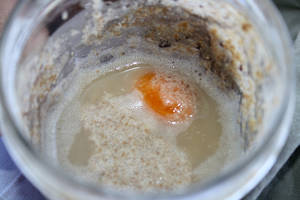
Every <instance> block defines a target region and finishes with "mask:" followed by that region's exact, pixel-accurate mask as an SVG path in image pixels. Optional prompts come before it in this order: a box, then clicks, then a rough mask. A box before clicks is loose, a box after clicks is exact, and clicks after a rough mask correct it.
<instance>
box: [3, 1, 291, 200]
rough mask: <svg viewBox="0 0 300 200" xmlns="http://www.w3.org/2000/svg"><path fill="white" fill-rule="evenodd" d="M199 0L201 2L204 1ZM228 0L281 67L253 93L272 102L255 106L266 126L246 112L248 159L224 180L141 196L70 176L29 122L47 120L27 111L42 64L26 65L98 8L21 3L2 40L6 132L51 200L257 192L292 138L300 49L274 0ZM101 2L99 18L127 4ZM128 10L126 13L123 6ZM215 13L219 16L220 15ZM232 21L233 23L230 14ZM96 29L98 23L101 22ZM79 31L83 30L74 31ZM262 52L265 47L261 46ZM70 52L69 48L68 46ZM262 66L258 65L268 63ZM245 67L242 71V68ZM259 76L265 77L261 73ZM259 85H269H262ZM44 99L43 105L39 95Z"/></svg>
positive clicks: (15, 157)
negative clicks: (45, 151)
mask: <svg viewBox="0 0 300 200" xmlns="http://www.w3.org/2000/svg"><path fill="white" fill-rule="evenodd" d="M82 2H86V1H82ZM124 2H125V1H124ZM129 2H130V1H129ZM139 2H141V1H132V2H131V3H129V4H128V5H125V7H127V8H130V6H131V5H130V4H138V3H139ZM153 2H156V1H153ZM164 2H168V1H157V2H156V3H164ZM170 2H171V1H170ZM172 2H175V4H176V6H178V7H180V6H183V7H184V6H185V9H191V12H195V13H197V9H200V8H203V6H204V7H205V6H207V5H210V6H216V9H217V10H218V11H220V13H222V11H223V10H222V9H225V8H224V5H223V4H222V3H221V2H220V1H211V3H208V4H205V3H204V4H203V5H199V8H198V7H193V6H191V5H192V4H189V3H188V2H190V1H185V2H184V3H185V4H180V3H181V2H183V1H180V0H178V1H172ZM199 2H200V4H201V1H199ZM203 2H205V1H203ZM224 2H225V3H229V4H230V5H231V6H233V7H234V8H235V9H237V10H239V11H240V12H241V13H243V14H244V15H245V16H246V18H248V19H249V20H250V21H251V23H252V24H253V26H255V29H256V31H257V33H258V34H259V35H260V38H261V40H260V42H261V45H262V46H263V47H264V48H265V49H266V51H267V54H269V56H270V58H271V59H270V60H272V61H273V64H272V67H273V68H274V70H273V71H272V70H271V71H272V73H269V74H268V75H266V76H264V75H263V76H262V77H263V78H262V79H268V80H264V81H263V82H262V83H261V85H260V86H259V84H258V85H257V86H256V87H257V90H256V91H260V92H261V93H262V94H261V93H260V94H257V93H255V92H254V93H253V95H255V94H257V95H258V96H259V95H262V96H264V97H262V99H263V100H264V103H262V104H261V105H256V104H255V105H256V106H257V107H255V106H254V108H253V110H256V111H257V110H258V111H257V112H255V113H256V114H254V117H257V116H256V115H257V113H260V112H259V111H261V110H263V111H264V115H263V117H262V119H261V120H260V121H262V126H261V127H260V129H259V130H255V131H253V130H252V131H251V130H250V129H251V128H249V126H250V125H251V122H252V121H251V119H250V118H251V117H253V116H250V115H252V114H251V112H249V113H250V114H249V115H248V114H245V115H243V117H244V119H241V124H242V123H244V128H243V126H241V127H242V128H241V129H244V130H243V131H244V132H245V136H244V137H245V138H244V140H245V156H244V157H243V158H240V159H239V160H238V161H237V162H236V163H234V165H232V166H231V167H229V168H228V169H226V170H224V171H223V172H222V173H220V174H219V175H217V176H216V177H213V178H212V179H210V180H208V181H205V182H203V183H199V184H196V183H195V184H192V185H191V186H190V187H189V188H187V190H185V191H184V192H182V193H180V194H175V193H163V194H160V193H159V194H140V193H126V192H123V193H121V192H118V191H114V190H112V189H111V188H106V187H100V186H96V185H92V184H90V183H85V182H80V181H79V180H78V179H76V178H74V177H72V176H70V175H68V174H66V173H65V172H64V171H63V170H61V169H60V168H59V167H58V166H57V165H55V164H53V161H52V160H51V159H50V158H49V157H47V156H45V155H44V154H43V153H41V150H40V148H41V147H40V146H39V145H40V144H39V139H38V138H37V137H39V136H38V134H39V131H37V132H35V133H33V132H34V131H32V130H31V129H30V128H29V125H28V124H31V125H32V126H34V124H35V123H36V121H38V120H40V119H38V118H35V117H34V116H33V117H29V118H26V117H24V113H23V108H24V106H25V104H26V102H27V103H28V102H30V101H32V99H30V97H28V96H26V93H27V89H26V87H27V84H28V85H30V83H31V84H32V85H34V84H35V83H34V81H35V79H36V77H37V76H38V74H39V70H40V69H38V68H36V67H34V66H33V67H31V68H26V67H23V66H25V65H26V63H28V62H29V63H30V62H31V61H33V60H34V59H36V58H35V57H36V55H39V53H40V52H41V51H43V47H44V45H45V44H46V43H47V42H49V39H50V36H51V37H54V36H55V34H57V32H60V33H61V34H62V33H63V32H66V31H68V30H70V29H71V28H72V27H71V26H69V27H68V26H66V27H64V28H63V31H62V30H60V28H61V27H63V25H64V24H66V23H67V22H68V21H69V20H71V19H72V18H74V17H75V16H77V15H80V13H82V12H84V10H85V9H88V7H89V6H90V5H89V4H87V7H85V6H82V4H80V1H78V0H74V1H67V0H54V1H50V0H49V1H39V0H30V1H19V3H18V4H17V6H16V8H15V10H14V12H13V14H12V16H11V17H10V20H9V22H8V24H7V26H6V28H5V32H4V35H3V38H2V41H1V49H0V61H1V74H0V75H1V76H0V82H1V88H0V90H1V92H0V95H1V129H2V133H3V135H4V141H5V144H6V146H7V149H8V151H9V153H10V155H11V156H12V158H13V160H14V161H15V162H16V163H17V165H18V167H19V168H20V169H21V171H22V172H23V173H24V174H25V175H26V177H27V178H28V179H29V180H30V181H31V182H32V183H33V184H34V185H35V186H36V187H37V188H39V189H40V190H41V192H42V193H43V194H45V195H46V196H47V197H48V198H49V199H65V200H67V199H240V198H241V197H243V196H244V195H245V194H247V193H248V192H249V191H250V190H251V189H253V188H254V187H255V186H256V185H257V184H258V183H259V181H260V180H261V179H262V178H263V177H264V176H265V175H266V174H267V173H268V171H269V170H270V169H271V167H272V166H273V165H274V163H275V161H276V159H277V157H278V154H279V153H280V151H281V149H282V147H283V145H284V143H285V141H286V138H287V136H288V132H289V126H290V123H291V119H292V114H293V109H294V101H295V92H294V89H295V73H294V67H293V63H292V57H293V52H292V46H291V41H290V38H289V35H288V32H287V29H286V27H285V25H284V23H283V21H282V18H281V17H280V15H279V13H278V11H277V10H276V8H275V7H274V5H273V4H272V3H271V2H270V1H259V0H252V1H242V0H227V1H224ZM94 3H95V4H93V5H92V7H93V9H98V10H99V11H100V10H101V12H99V16H94V17H96V18H97V19H98V20H99V19H100V18H101V15H102V14H104V13H106V11H105V8H106V7H105V6H107V7H109V6H114V7H115V8H114V9H118V6H117V4H118V3H119V1H112V0H111V1H104V0H103V1H94ZM142 3H145V4H147V3H148V2H147V1H144V2H143V1H142ZM120 4H121V3H120ZM225 7H226V6H225ZM120 13H122V12H121V9H120ZM198 14H199V13H198ZM211 14H212V15H213V13H211ZM99 17H100V18H99ZM229 18H230V16H229ZM224 20H225V21H226V20H227V19H226V17H225V18H224ZM244 25H245V26H243V27H242V29H244V31H246V32H247V30H248V28H249V25H247V24H244ZM91 26H95V24H92V25H91ZM73 28H74V27H73ZM90 28H91V27H90ZM93 31H96V32H97V30H94V29H93V30H92V28H91V29H90V32H93ZM118 34H119V33H118ZM121 34H122V33H121ZM74 35H76V34H75V33H74ZM97 36H98V35H97V33H95V34H93V33H91V35H90V37H91V39H97ZM258 45H259V44H258ZM71 46H72V45H71ZM108 47H113V44H109V45H108ZM249 48H250V47H249ZM84 49H85V47H83V46H80V49H79V51H78V52H75V54H76V55H78V56H79V57H80V56H84V54H85V50H84ZM256 50H259V48H258V49H256ZM64 51H68V49H65V50H64ZM262 57H263V56H262ZM256 67H257V69H259V68H260V67H258V66H256ZM24 68H26V69H24ZM62 70H63V69H62ZM248 70H249V72H248V75H249V74H251V72H250V71H251V70H256V69H255V66H248ZM262 70H266V69H262ZM67 71H68V70H67ZM240 71H242V67H241V69H240ZM64 73H67V72H64ZM263 74H264V71H263ZM248 75H242V76H241V79H242V81H241V83H240V85H243V82H244V81H245V80H246V78H249V77H250V78H251V77H252V78H253V79H255V78H254V77H253V76H254V75H249V77H248ZM256 75H258V76H259V74H256ZM64 78H65V77H64V76H63V77H62V79H64ZM244 79H245V80H244ZM49 84H50V85H51V84H52V83H49ZM32 85H31V86H32ZM265 85H267V86H265ZM259 88H264V89H262V90H260V89H259ZM50 90H51V89H50ZM244 92H247V90H246V89H245V91H244ZM271 93H272V94H271ZM243 95H244V94H243ZM244 96H245V95H244ZM31 103H32V102H31ZM37 103H39V100H38V101H37ZM249 109H252V108H249ZM25 115H26V113H25ZM258 115H259V114H258ZM257 118H258V117H257ZM26 120H27V121H26ZM243 120H244V121H243ZM256 120H257V119H256ZM258 121H259V120H258Z"/></svg>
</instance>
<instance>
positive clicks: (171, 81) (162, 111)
mask: <svg viewBox="0 0 300 200" xmlns="http://www.w3.org/2000/svg"><path fill="white" fill-rule="evenodd" d="M135 87H136V88H137V89H138V90H139V91H140V92H141V94H142V95H143V101H144V102H145V104H146V105H148V107H150V108H151V109H152V110H153V111H154V112H155V113H157V114H159V115H160V116H162V117H163V118H165V119H166V120H168V121H169V122H180V121H184V120H187V119H188V118H190V117H192V115H193V112H194V97H193V93H192V91H191V88H190V85H189V84H187V83H186V82H185V81H183V80H181V79H179V78H178V77H175V76H172V75H167V74H163V73H159V74H158V73H156V72H149V73H146V74H145V75H143V76H142V77H140V78H139V79H138V81H137V82H136V85H135Z"/></svg>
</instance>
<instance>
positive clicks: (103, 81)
mask: <svg viewBox="0 0 300 200" xmlns="http://www.w3.org/2000/svg"><path fill="white" fill-rule="evenodd" d="M151 70H153V68H152V67H151V66H147V65H141V66H136V67H134V68H132V69H129V70H125V71H122V72H112V73H110V74H107V75H106V76H105V77H100V78H98V79H97V80H95V81H93V82H92V83H91V84H90V85H89V86H88V87H87V88H86V89H85V91H84V92H83V94H82V95H81V98H80V104H82V105H84V104H96V103H97V102H99V101H101V99H102V98H103V96H104V95H105V93H109V94H111V95H112V96H120V95H125V94H128V93H130V92H131V91H132V90H133V88H134V84H135V82H136V81H137V80H138V78H140V77H141V76H142V75H144V74H146V73H147V72H149V71H151ZM194 87H195V89H196V90H197V91H196V94H197V98H196V99H197V101H196V104H197V108H198V109H199V110H198V112H196V113H195V116H194V117H193V118H194V119H193V122H192V123H191V124H190V125H189V127H188V128H187V129H186V130H184V131H183V132H180V133H179V134H175V133H174V135H176V136H177V137H176V143H177V146H178V147H179V148H181V149H182V150H183V151H184V152H185V153H186V154H187V155H188V157H189V159H190V162H191V163H192V166H193V167H194V168H195V167H196V166H197V165H199V164H200V163H201V162H203V161H205V160H206V159H207V158H208V157H209V156H211V155H212V154H214V153H215V152H216V150H217V148H218V146H219V140H220V136H221V130H222V129H221V124H220V122H219V119H220V117H219V113H218V110H217V103H216V101H215V100H214V99H212V98H211V97H210V96H208V95H207V93H206V92H205V91H203V90H202V89H201V88H199V87H197V86H194ZM61 118H64V116H61ZM168 126H172V125H168ZM58 134H60V133H59V132H58ZM88 134H89V133H86V130H81V131H80V133H78V135H76V137H75V139H74V142H73V145H72V147H71V149H70V153H69V159H70V162H72V163H73V164H84V163H87V160H86V159H87V158H89V157H90V156H91V154H92V150H91V148H92V146H93V144H92V142H91V141H89V140H87V139H86V137H87V135H88ZM160 134H164V133H160ZM171 134H172V133H171ZM86 147H88V148H86Z"/></svg>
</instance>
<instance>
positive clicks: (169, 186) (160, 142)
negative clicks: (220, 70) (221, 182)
mask: <svg viewBox="0 0 300 200" xmlns="http://www.w3.org/2000/svg"><path fill="white" fill-rule="evenodd" d="M195 70H197V67H193V65H191V63H190V62H187V61H184V60H167V59H163V58H159V59H157V58H155V57H150V56H145V55H138V54H137V55H135V56H131V57H126V56H124V59H119V60H117V61H116V62H113V63H110V64H107V65H104V66H102V70H101V71H99V70H86V69H85V70H82V71H81V72H80V73H78V74H79V75H78V77H76V78H74V80H76V81H74V83H73V84H72V87H71V88H69V90H67V91H65V95H64V97H63V98H64V99H63V100H62V101H60V102H61V103H60V104H59V105H57V106H56V107H55V109H54V110H53V112H52V113H49V115H48V118H47V125H46V132H48V133H49V134H48V135H45V136H46V138H44V140H43V141H45V144H44V145H45V149H46V151H47V153H48V154H49V153H50V152H51V154H52V155H51V156H52V157H53V158H55V159H57V160H58V162H59V163H61V164H62V165H63V166H64V167H65V168H66V169H68V170H71V171H73V172H74V173H76V174H77V175H78V176H80V177H83V178H85V179H87V180H90V181H93V182H96V183H100V184H104V185H109V186H114V187H117V188H119V189H138V190H142V191H154V190H173V189H179V188H184V187H186V186H188V185H190V184H191V183H192V182H195V181H202V180H205V179H206V178H207V177H210V176H212V175H214V174H215V173H217V172H218V171H220V170H222V169H223V168H222V167H220V166H224V165H225V164H226V163H229V162H230V161H231V160H233V159H234V158H236V156H238V155H240V153H241V152H242V147H241V144H242V142H241V139H240V137H239V135H238V122H237V116H238V115H237V113H238V102H237V101H238V98H237V96H234V95H233V94H231V95H225V94H223V93H220V91H218V89H217V88H215V87H213V84H214V79H212V78H211V77H209V76H207V77H206V78H203V77H202V76H199V75H198V74H197V73H193V74H191V72H194V71H195ZM151 72H156V73H157V74H166V75H170V77H172V76H173V77H175V78H179V80H181V82H183V83H184V86H185V87H186V86H187V85H188V87H189V88H188V89H187V90H190V91H192V93H193V95H194V97H191V98H194V100H193V99H187V100H188V102H189V103H192V104H193V109H194V111H193V112H192V113H190V115H188V116H186V117H185V118H184V119H183V120H179V121H176V120H175V122H174V119H173V122H172V120H167V119H166V117H165V116H162V115H161V114H158V113H156V112H155V110H153V109H151V107H149V105H147V104H146V103H145V101H144V100H145V99H144V98H143V95H142V93H141V91H140V90H138V89H137V87H136V84H137V83H138V81H139V80H141V77H143V75H145V74H149V73H151ZM162 76H163V75H162ZM175 83H177V82H176V81H175ZM167 89H168V88H167ZM182 92H183V91H181V93H182ZM163 94H166V93H163ZM220 105H222V106H220ZM170 119H172V118H170ZM229 146H230V148H229ZM47 149H48V150H47ZM53 149H55V150H56V151H53Z"/></svg>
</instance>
